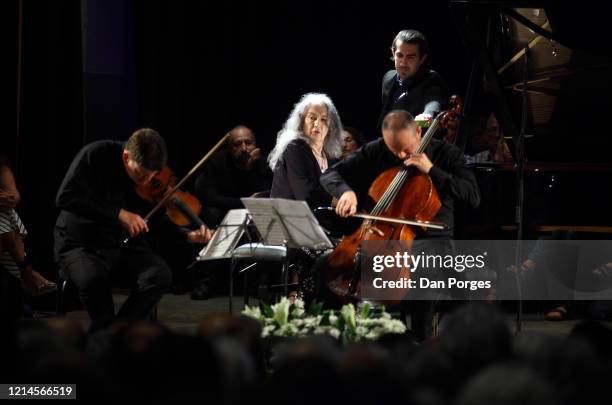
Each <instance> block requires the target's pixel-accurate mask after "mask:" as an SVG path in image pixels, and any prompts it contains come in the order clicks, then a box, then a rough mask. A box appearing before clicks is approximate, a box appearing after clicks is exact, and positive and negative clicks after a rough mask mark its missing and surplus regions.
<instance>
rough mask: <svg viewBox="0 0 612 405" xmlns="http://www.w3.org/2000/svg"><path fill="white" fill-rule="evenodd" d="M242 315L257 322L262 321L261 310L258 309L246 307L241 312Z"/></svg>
mask: <svg viewBox="0 0 612 405" xmlns="http://www.w3.org/2000/svg"><path fill="white" fill-rule="evenodd" d="M242 315H244V316H248V317H251V318H255V319H257V320H258V321H262V320H263V316H262V314H261V310H260V309H259V307H250V306H248V305H247V306H245V307H244V310H243V311H242Z"/></svg>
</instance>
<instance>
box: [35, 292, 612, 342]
mask: <svg viewBox="0 0 612 405" xmlns="http://www.w3.org/2000/svg"><path fill="white" fill-rule="evenodd" d="M113 296H114V300H115V307H116V309H117V310H118V309H119V308H120V306H121V304H122V303H123V302H124V301H125V300H126V298H127V291H126V292H116V293H115V294H113ZM249 303H250V304H251V305H255V304H257V300H256V299H253V298H251V299H250V301H249ZM228 304H229V297H228V296H219V297H213V298H209V299H207V300H192V299H191V298H190V295H189V294H182V295H175V294H166V295H164V297H163V298H162V300H161V301H160V304H159V306H158V320H159V322H161V323H162V324H164V325H165V326H167V327H168V328H169V329H170V330H172V331H174V332H177V333H185V334H195V333H196V331H197V327H198V324H199V323H200V321H201V320H202V318H203V317H204V316H206V315H207V314H210V313H215V312H217V313H218V312H228V311H229V305H228ZM242 308H243V297H242V296H235V297H234V311H233V313H234V314H235V315H238V314H240V311H241V310H242ZM54 317H55V316H50V317H49V318H46V319H52V318H54ZM66 317H67V318H68V319H74V320H78V321H79V323H81V324H82V326H83V328H85V329H86V328H88V327H89V319H88V316H87V313H86V312H85V311H82V310H77V311H70V312H68V313H67V315H66ZM507 319H508V325H509V326H510V329H511V330H512V331H515V330H516V322H515V320H516V315H515V314H514V313H511V312H508V313H507ZM581 321H582V319H571V320H567V321H562V322H551V321H546V320H544V316H543V314H541V313H540V314H536V313H525V314H524V316H523V321H522V331H521V332H522V333H523V334H538V335H540V334H541V335H552V336H560V337H562V336H566V335H567V334H568V333H569V332H570V331H571V330H572V328H573V327H574V326H575V325H577V324H578V323H580V322H581ZM603 323H604V324H606V325H608V326H609V327H612V321H606V322H603ZM443 328H444V317H442V322H441V324H440V329H443Z"/></svg>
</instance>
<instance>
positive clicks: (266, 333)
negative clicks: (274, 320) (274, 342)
mask: <svg viewBox="0 0 612 405" xmlns="http://www.w3.org/2000/svg"><path fill="white" fill-rule="evenodd" d="M274 329H276V325H269V326H265V327H264V328H263V330H262V331H261V337H262V338H266V337H268V336H270V333H271V332H273V331H274Z"/></svg>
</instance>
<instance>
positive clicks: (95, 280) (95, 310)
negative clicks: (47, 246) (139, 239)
mask: <svg viewBox="0 0 612 405" xmlns="http://www.w3.org/2000/svg"><path fill="white" fill-rule="evenodd" d="M59 259H60V260H59V265H60V274H61V275H62V276H63V277H64V278H67V279H69V280H70V281H71V282H72V283H73V284H74V285H75V286H76V287H77V289H78V292H79V298H80V300H81V302H82V303H83V306H84V307H85V309H86V310H87V312H88V313H89V316H90V318H91V321H92V325H91V331H95V330H99V329H102V328H105V327H107V326H108V325H110V324H111V323H112V322H113V321H114V320H115V319H117V320H126V321H129V322H131V321H135V320H138V319H143V318H145V317H146V316H147V315H148V314H149V312H150V311H151V309H152V308H153V307H154V306H155V304H157V302H159V300H160V299H161V297H162V295H163V293H164V292H166V291H167V290H168V288H169V287H170V284H171V282H172V273H171V271H170V268H169V267H168V265H167V264H166V262H165V261H164V260H163V259H162V258H161V257H160V256H157V255H156V254H154V253H153V251H152V250H151V249H150V248H148V247H143V246H128V247H123V248H121V249H104V250H91V249H88V248H80V247H79V248H74V249H71V250H68V251H65V252H62V254H61V255H60V258H59ZM113 272H126V273H128V274H127V276H129V278H130V279H131V280H132V281H134V285H133V288H132V291H131V294H130V296H129V297H128V299H127V300H126V301H125V303H124V304H123V306H122V307H121V309H120V310H119V312H118V313H117V316H115V307H114V303H113V296H112V292H111V274H112V273H113Z"/></svg>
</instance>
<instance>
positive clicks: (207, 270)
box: [191, 125, 272, 300]
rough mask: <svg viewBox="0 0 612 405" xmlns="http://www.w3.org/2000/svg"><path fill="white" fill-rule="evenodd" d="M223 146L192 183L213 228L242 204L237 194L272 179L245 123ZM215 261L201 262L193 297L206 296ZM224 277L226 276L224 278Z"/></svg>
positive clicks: (264, 185) (262, 188)
mask: <svg viewBox="0 0 612 405" xmlns="http://www.w3.org/2000/svg"><path fill="white" fill-rule="evenodd" d="M229 134H230V136H229V138H228V140H227V145H226V148H225V149H223V150H220V151H219V152H218V153H216V154H215V155H214V156H213V157H212V159H211V160H210V161H209V162H208V163H207V164H206V165H205V166H204V168H203V169H202V173H201V174H200V175H199V176H198V178H197V179H196V183H195V195H196V197H197V198H198V199H199V200H200V202H201V203H202V213H201V218H202V220H203V221H204V222H205V223H206V225H208V226H209V227H212V228H216V227H217V226H218V225H219V223H220V222H221V221H222V220H223V217H225V214H227V212H228V211H229V210H231V209H235V208H244V206H243V205H242V201H240V198H242V197H251V196H252V195H253V194H255V193H260V192H267V191H268V190H270V185H271V183H272V173H271V172H270V170H269V168H268V165H267V163H266V159H265V158H264V157H263V156H262V153H261V149H259V148H258V147H257V144H256V139H255V134H253V131H251V129H249V128H247V127H246V126H244V125H238V126H236V127H234V128H233V129H232V130H231V131H230V132H229ZM218 266H219V264H217V263H212V264H200V266H199V269H200V270H201V271H202V274H203V275H202V276H198V275H195V276H194V279H195V280H197V279H198V278H201V280H199V281H196V282H195V285H194V286H193V292H192V294H191V298H192V299H196V300H197V299H206V298H208V297H210V295H211V292H212V291H211V289H219V288H213V286H212V284H216V283H214V282H213V279H216V277H215V274H216V273H217V272H216V270H215V269H216V268H217V267H218ZM223 280H225V279H223Z"/></svg>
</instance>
